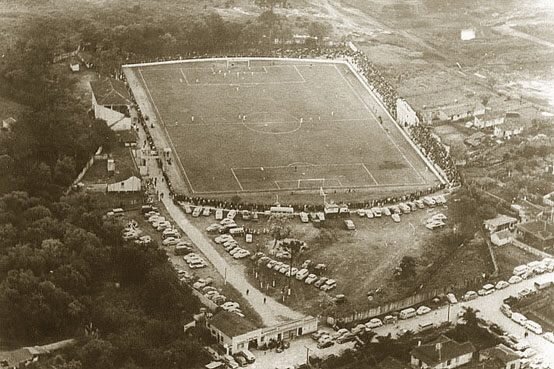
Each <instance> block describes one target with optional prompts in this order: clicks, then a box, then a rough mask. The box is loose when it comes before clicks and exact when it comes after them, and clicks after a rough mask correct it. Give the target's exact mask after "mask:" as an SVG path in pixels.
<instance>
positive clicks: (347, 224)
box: [344, 219, 356, 231]
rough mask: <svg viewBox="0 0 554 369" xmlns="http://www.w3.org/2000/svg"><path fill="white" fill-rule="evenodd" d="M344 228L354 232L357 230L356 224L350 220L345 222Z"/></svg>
mask: <svg viewBox="0 0 554 369" xmlns="http://www.w3.org/2000/svg"><path fill="white" fill-rule="evenodd" d="M344 226H345V227H346V229H348V230H349V231H354V230H355V229H356V226H355V225H354V222H353V221H352V220H350V219H345V220H344Z"/></svg>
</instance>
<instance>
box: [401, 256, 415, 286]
mask: <svg viewBox="0 0 554 369" xmlns="http://www.w3.org/2000/svg"><path fill="white" fill-rule="evenodd" d="M397 275H398V277H399V278H400V279H404V280H406V279H408V278H413V277H415V275H416V260H415V258H414V257H413V256H404V257H403V258H402V260H401V261H400V266H399V267H398V273H397Z"/></svg>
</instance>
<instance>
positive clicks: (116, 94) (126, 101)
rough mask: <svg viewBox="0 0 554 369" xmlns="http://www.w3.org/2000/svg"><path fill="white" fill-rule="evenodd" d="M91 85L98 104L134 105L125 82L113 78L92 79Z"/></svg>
mask: <svg viewBox="0 0 554 369" xmlns="http://www.w3.org/2000/svg"><path fill="white" fill-rule="evenodd" d="M90 87H91V88H92V93H93V94H94V98H95V99H96V102H97V103H98V105H132V102H131V96H130V95H129V91H127V87H126V86H125V83H123V82H121V81H118V80H116V79H113V78H105V79H102V80H98V81H91V82H90Z"/></svg>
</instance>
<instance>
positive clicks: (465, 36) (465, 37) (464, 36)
mask: <svg viewBox="0 0 554 369" xmlns="http://www.w3.org/2000/svg"><path fill="white" fill-rule="evenodd" d="M474 38H475V30H474V29H473V28H466V29H463V30H462V31H461V32H460V39H461V40H462V41H471V40H473V39H474Z"/></svg>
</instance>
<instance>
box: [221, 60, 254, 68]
mask: <svg viewBox="0 0 554 369" xmlns="http://www.w3.org/2000/svg"><path fill="white" fill-rule="evenodd" d="M227 69H250V59H243V58H238V59H235V58H231V59H227Z"/></svg>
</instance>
